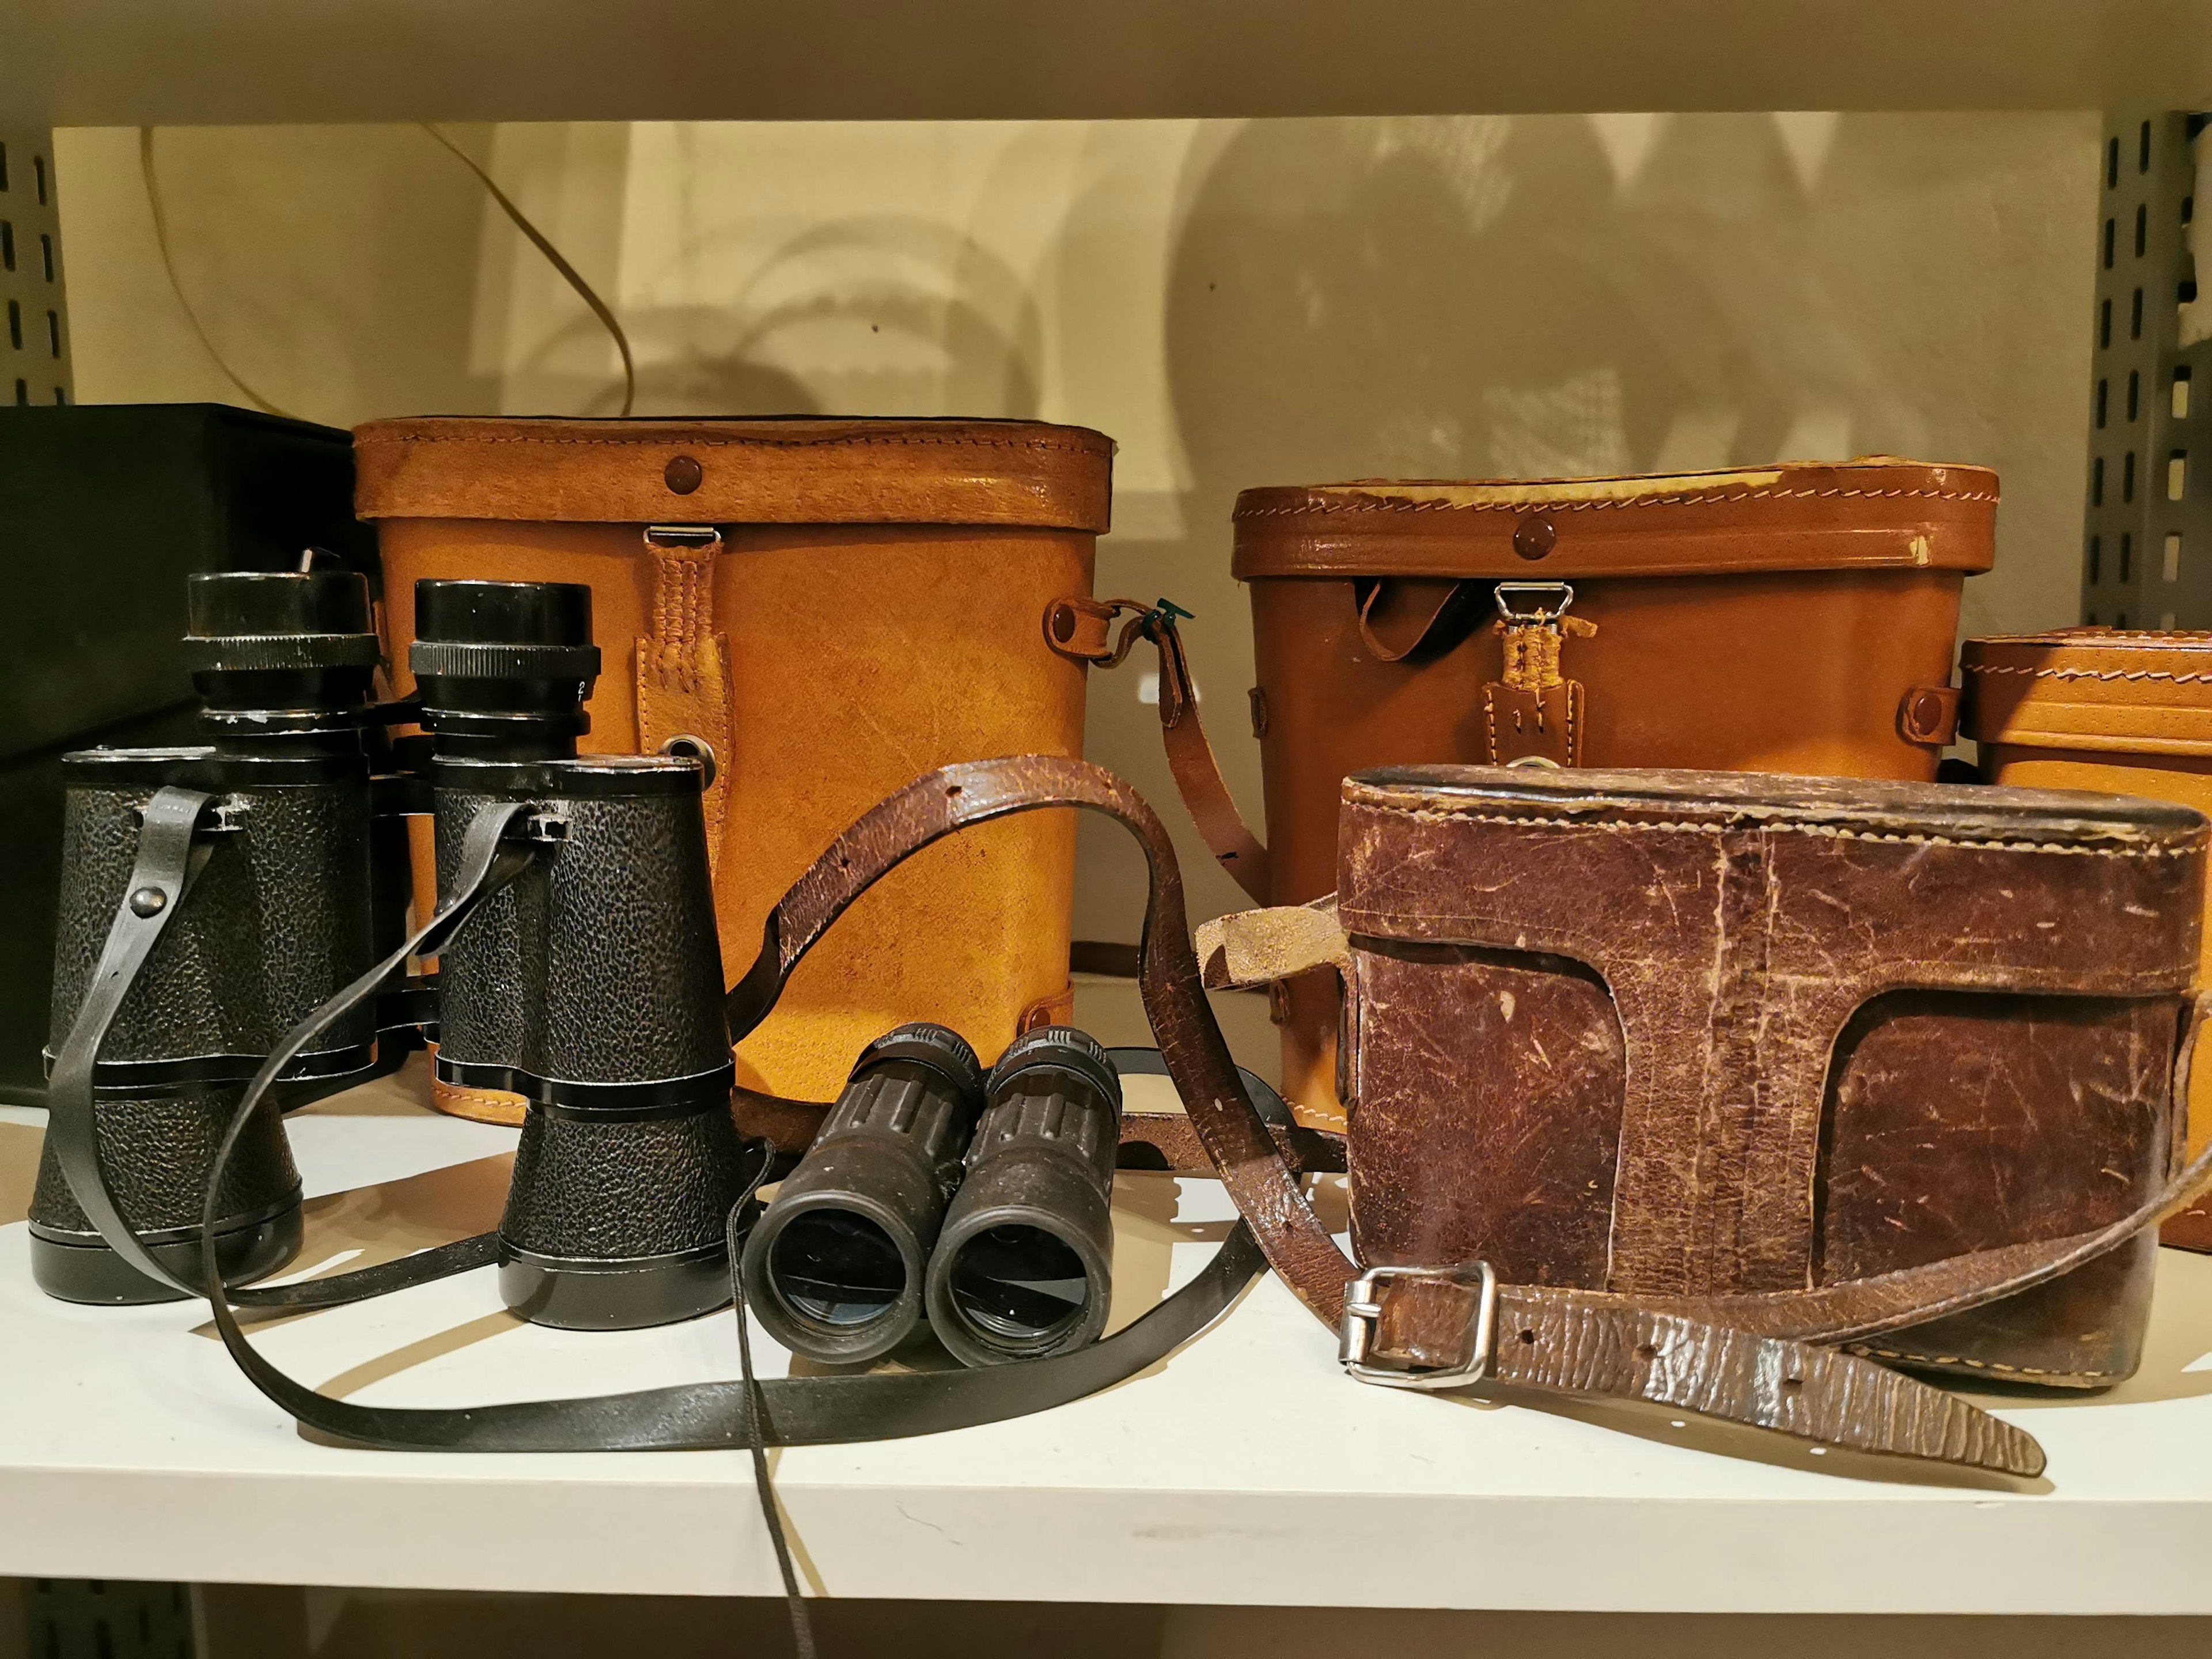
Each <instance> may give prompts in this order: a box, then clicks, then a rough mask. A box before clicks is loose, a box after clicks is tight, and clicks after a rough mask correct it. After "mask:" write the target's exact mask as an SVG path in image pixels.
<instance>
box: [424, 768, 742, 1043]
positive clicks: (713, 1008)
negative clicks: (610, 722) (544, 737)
mask: <svg viewBox="0 0 2212 1659" xmlns="http://www.w3.org/2000/svg"><path fill="white" fill-rule="evenodd" d="M473 770H474V769H472V768H471V766H470V764H469V763H452V762H441V763H440V765H439V770H438V774H437V818H438V853H439V863H440V866H441V873H442V875H443V878H444V881H445V884H447V887H448V888H450V886H451V884H452V881H453V875H454V872H455V871H456V870H457V869H458V867H459V860H460V858H461V851H462V846H463V842H464V839H465V834H466V831H467V829H468V826H469V823H471V821H472V820H473V819H474V818H475V817H476V815H477V811H479V810H480V809H481V808H483V806H484V805H487V804H489V802H491V801H493V800H495V799H501V800H504V799H518V798H520V799H529V800H543V801H544V802H545V803H546V804H547V805H549V806H550V808H551V809H552V810H553V811H556V812H557V813H558V814H560V815H561V816H562V817H564V818H566V819H567V820H568V831H567V836H566V838H565V839H564V840H563V841H562V842H561V844H560V845H559V846H558V847H557V848H555V849H554V850H553V851H552V852H551V853H550V855H549V856H546V857H543V858H541V859H539V860H536V861H535V862H534V863H533V864H532V866H531V868H530V869H529V870H528V871H527V872H525V873H524V874H523V875H522V876H520V877H519V878H516V879H515V880H514V881H513V882H512V883H511V884H508V885H507V887H506V888H505V889H504V890H502V891H501V892H500V893H498V894H496V895H495V896H493V897H492V898H490V899H489V900H488V901H486V902H485V904H484V907H483V911H482V912H481V914H479V915H478V916H477V918H476V920H475V921H473V922H471V925H470V927H468V928H467V929H465V931H464V932H463V933H461V935H460V937H459V939H456V940H455V941H454V943H453V945H451V946H450V947H448V949H447V951H446V952H445V954H444V957H442V959H441V965H440V973H439V1014H438V1018H439V1055H438V1058H439V1060H440V1062H441V1063H446V1062H458V1063H461V1064H468V1065H496V1066H512V1067H513V1068H515V1069H516V1070H518V1071H521V1072H526V1073H532V1074H533V1075H535V1076H536V1077H538V1078H542V1079H567V1080H571V1081H575V1082H584V1083H632V1082H652V1081H659V1080H662V1079H677V1078H688V1077H696V1076H699V1075H701V1074H702V1073H711V1072H714V1070H715V1069H716V1068H717V1067H720V1066H726V1064H727V1060H728V1050H727V1042H726V1035H725V1030H726V1028H725V1027H724V1025H723V1022H722V1010H721V995H720V993H721V983H722V978H721V957H720V950H719V947H718V945H717V941H716V939H715V933H714V924H713V921H712V917H713V908H712V905H711V903H710V901H709V898H708V881H707V867H706V837H705V833H704V831H703V829H702V827H701V823H700V811H699V794H698V790H697V787H696V771H694V770H693V769H690V768H688V767H678V766H677V765H675V764H674V763H664V764H663V766H661V767H659V768H655V769H654V770H655V771H656V772H661V773H689V774H690V776H691V779H692V780H693V781H692V786H691V787H690V788H689V789H688V790H686V791H685V792H684V793H665V792H664V793H640V794H637V795H635V796H632V797H629V798H612V799H608V798H599V797H595V796H591V795H586V794H584V793H581V792H580V790H578V791H577V792H576V793H570V792H569V791H568V789H565V788H564V787H563V783H564V781H565V780H568V779H569V778H571V777H574V776H577V775H586V774H599V775H606V765H605V763H604V762H601V763H594V762H592V761H590V760H580V761H569V762H554V763H546V764H544V765H543V766H541V767H538V768H533V769H531V771H532V774H533V775H535V776H536V778H537V781H538V787H524V788H520V789H518V790H513V791H509V792H504V793H496V794H495V793H491V792H489V791H480V790H476V789H471V788H470V787H468V784H469V780H470V778H471V775H472V772H473ZM631 770H635V768H633V769H631Z"/></svg>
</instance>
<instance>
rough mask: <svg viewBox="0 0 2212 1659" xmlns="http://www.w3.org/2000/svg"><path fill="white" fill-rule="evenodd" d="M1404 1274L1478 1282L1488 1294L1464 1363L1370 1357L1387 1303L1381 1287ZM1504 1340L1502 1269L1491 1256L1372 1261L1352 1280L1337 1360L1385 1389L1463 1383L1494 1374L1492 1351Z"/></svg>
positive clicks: (1355, 1376)
mask: <svg viewBox="0 0 2212 1659" xmlns="http://www.w3.org/2000/svg"><path fill="white" fill-rule="evenodd" d="M1398 1279H1449V1280H1451V1281H1452V1282H1454V1283H1456V1284H1468V1283H1470V1282H1472V1283H1475V1284H1479V1285H1480V1286H1481V1287H1482V1295H1481V1297H1480V1300H1478V1301H1477V1302H1476V1304H1475V1308H1474V1319H1473V1322H1472V1329H1471V1331H1470V1336H1471V1340H1470V1341H1469V1342H1468V1357H1467V1359H1466V1361H1465V1362H1464V1363H1463V1364H1457V1365H1443V1366H1438V1367H1437V1368H1436V1369H1434V1370H1404V1369H1401V1368H1400V1367H1397V1366H1394V1365H1376V1364H1370V1363H1369V1360H1368V1358H1367V1356H1368V1354H1369V1353H1370V1352H1372V1348H1371V1345H1372V1343H1373V1341H1374V1338H1375V1331H1376V1325H1377V1323H1378V1322H1380V1321H1381V1319H1382V1317H1383V1304H1382V1303H1381V1302H1380V1301H1379V1300H1377V1293H1378V1292H1379V1291H1381V1290H1382V1288H1383V1285H1388V1284H1390V1283H1392V1282H1394V1281H1395V1280H1398ZM1497 1341H1498V1273H1497V1270H1496V1269H1495V1268H1493V1267H1492V1266H1491V1265H1490V1264H1489V1263H1488V1262H1487V1261H1469V1262H1466V1263H1463V1264H1462V1265H1461V1266H1459V1267H1370V1268H1369V1269H1368V1270H1367V1271H1366V1272H1365V1273H1362V1274H1360V1275H1359V1277H1358V1278H1357V1279H1353V1280H1352V1285H1351V1287H1350V1288H1349V1289H1348V1290H1346V1291H1345V1294H1344V1317H1343V1320H1342V1322H1340V1324H1339V1325H1338V1327H1337V1348H1336V1359H1337V1364H1340V1365H1342V1366H1343V1367H1344V1369H1345V1372H1346V1375H1347V1376H1351V1377H1352V1378H1353V1379H1354V1380H1355V1381H1358V1382H1361V1383H1373V1384H1375V1386H1376V1387H1377V1388H1380V1389H1462V1388H1465V1387H1466V1386H1467V1385H1468V1383H1480V1382H1481V1381H1482V1380H1483V1378H1485V1377H1486V1376H1489V1375H1490V1355H1491V1351H1492V1349H1493V1348H1494V1347H1495V1346H1497Z"/></svg>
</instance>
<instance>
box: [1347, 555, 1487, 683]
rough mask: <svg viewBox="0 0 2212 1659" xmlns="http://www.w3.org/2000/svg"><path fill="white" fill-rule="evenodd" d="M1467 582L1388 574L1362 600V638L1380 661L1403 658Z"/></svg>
mask: <svg viewBox="0 0 2212 1659" xmlns="http://www.w3.org/2000/svg"><path fill="white" fill-rule="evenodd" d="M1462 586H1466V584H1465V583H1464V582H1463V581H1462V580H1461V579H1459V578H1458V577H1455V576H1385V577H1383V578H1382V579H1381V580H1378V581H1376V582H1374V583H1372V584H1370V586H1368V588H1367V592H1365V593H1364V594H1363V595H1362V596H1361V597H1360V600H1359V642H1360V644H1362V645H1364V646H1365V647H1367V653H1368V654H1369V655H1370V656H1371V657H1373V658H1374V659H1375V660H1376V661H1377V662H1403V661H1405V660H1406V659H1407V658H1408V657H1410V656H1412V655H1413V653H1414V652H1416V651H1418V650H1419V649H1420V648H1421V644H1422V642H1423V641H1425V640H1426V639H1427V638H1428V637H1429V631H1430V630H1431V629H1433V628H1434V627H1435V626H1436V625H1437V619H1438V618H1439V617H1442V616H1443V614H1444V611H1445V609H1446V607H1447V606H1449V605H1450V604H1451V602H1452V600H1453V599H1455V598H1457V597H1458V596H1459V592H1460V589H1461V588H1462Z"/></svg>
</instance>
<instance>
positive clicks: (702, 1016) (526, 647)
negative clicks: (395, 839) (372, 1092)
mask: <svg viewBox="0 0 2212 1659" xmlns="http://www.w3.org/2000/svg"><path fill="white" fill-rule="evenodd" d="M416 618H417V639H416V643H415V645H414V647H412V651H411V654H410V663H411V665H412V667H413V670H414V672H415V677H416V686H417V690H418V695H419V696H421V699H422V725H423V726H424V728H425V729H426V730H427V731H428V732H429V733H430V734H431V737H432V739H433V743H434V759H433V761H432V763H431V783H432V788H431V793H432V797H433V802H434V807H435V816H436V825H437V848H438V872H439V875H438V879H439V890H440V892H441V896H443V897H444V898H445V899H446V901H447V902H452V900H453V896H454V887H455V884H456V883H457V881H458V880H459V878H460V876H461V874H462V869H461V866H462V861H463V858H464V849H465V846H466V845H467V843H468V842H469V837H470V834H471V828H472V826H475V825H477V824H478V823H479V822H480V820H483V818H484V817H485V815H486V814H492V815H504V821H505V822H506V823H507V826H508V827H507V832H506V836H507V840H508V841H509V842H512V843H513V844H514V846H515V847H516V848H520V850H522V851H524V852H526V853H527V854H528V856H527V858H526V860H520V870H519V872H517V873H514V874H513V875H512V877H511V878H508V879H507V880H506V881H505V883H504V884H503V885H501V886H500V887H499V888H498V889H497V890H496V891H494V892H492V893H490V894H489V896H487V897H484V898H483V900H482V902H481V903H480V905H479V906H478V908H477V909H476V911H475V912H474V914H472V915H471V916H470V917H469V918H468V920H467V921H466V923H465V925H464V926H463V927H461V928H460V929H459V932H457V933H455V934H454V935H453V938H452V939H451V940H450V941H449V942H448V943H447V945H445V947H444V950H443V951H442V952H441V957H440V963H439V974H438V994H437V1020H436V1030H435V1037H436V1041H437V1044H438V1051H437V1056H436V1060H435V1066H436V1070H437V1074H438V1076H439V1077H440V1078H441V1079H442V1080H444V1081H445V1082H447V1083H449V1084H453V1085H458V1086H460V1087H464V1088H489V1089H498V1090H504V1091H509V1092H512V1093H514V1094H518V1095H520V1096H522V1097H524V1098H525V1100H526V1101H527V1102H528V1103H529V1104H528V1112H527V1115H526V1117H525V1120H524V1122H523V1127H522V1139H521V1143H520V1146H519V1148H518V1149H517V1151H516V1154H515V1163H514V1175H513V1182H512V1185H511V1186H510V1188H509V1189H508V1194H507V1210H506V1213H505V1215H504V1216H503V1218H501V1223H500V1239H499V1261H500V1275H499V1277H500V1291H501V1297H502V1298H503V1299H504V1300H505V1301H506V1303H507V1305H508V1306H509V1307H510V1308H512V1309H513V1310H515V1311H517V1312H519V1313H520V1314H522V1315H523V1316H525V1317H526V1318H529V1319H532V1320H534V1321H536V1322H539V1323H541V1324H548V1325H559V1326H568V1327H575V1328H625V1327H634V1326H643V1325H656V1324H664V1323H666V1322H670V1321H672V1320H678V1319H684V1318H689V1317H690V1316H693V1315H695V1314H699V1313H703V1312H706V1311H708V1310H711V1309H714V1308H716V1307H720V1306H721V1305H722V1304H725V1303H726V1302H727V1301H728V1300H729V1298H730V1283H729V1251H728V1245H727V1242H726V1224H727V1218H728V1215H729V1212H730V1210H731V1207H732V1205H733V1204H734V1203H735V1202H736V1201H737V1200H738V1197H739V1196H740V1195H741V1194H742V1193H743V1192H744V1188H745V1181H746V1176H747V1173H748V1167H749V1164H750V1163H751V1161H752V1159H751V1158H750V1156H749V1154H748V1152H747V1150H746V1148H745V1146H744V1143H743V1142H742V1141H741V1140H740V1139H739V1138H738V1133H737V1129H736V1127H735V1125H734V1123H733V1122H732V1119H731V1116H730V1110H729V1103H730V1091H731V1086H732V1082H733V1081H734V1067H733V1066H732V1061H731V1058H730V1041H729V1031H728V1026H727V1023H726V1019H725V1017H724V1013H723V984H722V958H721V952H720V946H719V945H718V943H717V940H716V938H715V931H714V896H713V893H712V891H711V890H710V888H709V886H708V865H707V839H706V827H705V819H704V817H703V813H702V799H701V797H702V785H703V777H704V775H703V772H702V767H701V766H700V764H699V763H697V762H696V761H694V760H691V759H678V758H666V757H651V756H629V755H624V756H588V757H578V756H577V755H576V753H575V739H576V737H577V734H578V733H579V732H582V731H584V730H586V719H585V715H584V712H583V702H584V699H585V696H586V694H587V693H588V691H589V690H590V687H591V685H592V681H593V679H594V678H595V677H596V676H597V673H598V671H599V651H598V649H597V647H594V646H593V645H592V642H591V592H590V590H589V589H588V588H585V587H581V586H569V585H563V584H556V583H524V582H443V581H424V582H422V583H419V584H418V585H417V586H416Z"/></svg>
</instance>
